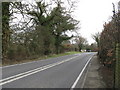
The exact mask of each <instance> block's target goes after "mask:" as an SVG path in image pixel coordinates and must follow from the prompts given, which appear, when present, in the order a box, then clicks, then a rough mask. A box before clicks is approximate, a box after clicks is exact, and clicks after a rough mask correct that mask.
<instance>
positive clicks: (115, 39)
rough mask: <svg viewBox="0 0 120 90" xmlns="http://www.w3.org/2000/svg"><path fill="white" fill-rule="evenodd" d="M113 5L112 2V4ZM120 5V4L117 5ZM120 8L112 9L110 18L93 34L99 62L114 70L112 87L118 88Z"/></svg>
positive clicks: (119, 86) (119, 82)
mask: <svg viewBox="0 0 120 90" xmlns="http://www.w3.org/2000/svg"><path fill="white" fill-rule="evenodd" d="M113 5H114V4H113ZM118 7H120V4H119V5H118ZM119 9H120V8H118V11H117V12H116V11H115V7H114V10H113V13H114V14H113V16H112V20H111V21H109V22H108V23H105V24H104V29H103V31H102V32H101V34H95V35H93V38H94V40H95V41H96V42H97V45H98V56H99V58H100V60H101V62H102V63H103V64H104V65H105V66H107V67H109V68H111V69H112V70H113V72H114V74H115V75H114V79H115V80H114V81H115V83H114V84H115V85H114V87H116V88H120V50H119V49H120V45H119V44H120V10H119Z"/></svg>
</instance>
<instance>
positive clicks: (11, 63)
mask: <svg viewBox="0 0 120 90" xmlns="http://www.w3.org/2000/svg"><path fill="white" fill-rule="evenodd" d="M79 53H81V52H75V51H72V52H65V53H61V54H53V55H48V56H41V57H39V58H36V59H29V60H20V61H14V62H11V61H6V62H5V63H3V64H2V65H0V66H7V65H13V64H21V63H26V62H32V61H38V60H43V59H49V58H55V57H60V56H65V55H72V54H79Z"/></svg>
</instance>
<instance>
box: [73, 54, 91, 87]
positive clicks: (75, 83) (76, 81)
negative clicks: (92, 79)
mask: <svg viewBox="0 0 120 90" xmlns="http://www.w3.org/2000/svg"><path fill="white" fill-rule="evenodd" d="M92 57H93V56H92ZM92 57H91V58H90V59H89V60H88V61H87V63H86V64H85V66H84V68H83V69H82V71H81V72H80V74H79V76H78V77H77V79H76V80H75V82H74V84H73V85H72V87H71V89H73V88H75V86H76V85H77V83H78V81H79V79H80V77H81V76H82V74H83V72H84V70H85V69H86V67H87V65H88V63H89V62H90V60H91V59H92Z"/></svg>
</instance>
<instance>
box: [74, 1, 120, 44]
mask: <svg viewBox="0 0 120 90" xmlns="http://www.w3.org/2000/svg"><path fill="white" fill-rule="evenodd" d="M118 1H120V0H78V2H77V4H76V6H77V7H76V10H75V12H74V17H75V18H76V19H77V20H79V21H80V24H81V26H80V27H81V29H80V30H79V32H80V33H81V35H82V36H83V37H85V38H87V40H88V42H89V44H91V43H93V42H94V40H93V39H92V37H91V34H95V33H96V32H101V31H102V29H103V24H104V23H105V22H108V21H109V20H110V18H111V16H112V15H113V13H112V11H113V5H112V3H115V4H116V5H117V2H118ZM116 8H117V6H116Z"/></svg>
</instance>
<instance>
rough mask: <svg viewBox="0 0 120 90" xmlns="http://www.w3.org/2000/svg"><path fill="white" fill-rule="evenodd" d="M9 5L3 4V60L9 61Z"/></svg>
mask: <svg viewBox="0 0 120 90" xmlns="http://www.w3.org/2000/svg"><path fill="white" fill-rule="evenodd" d="M9 4H10V2H2V60H6V59H7V52H8V47H9V41H10V30H9V17H10V15H9Z"/></svg>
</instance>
